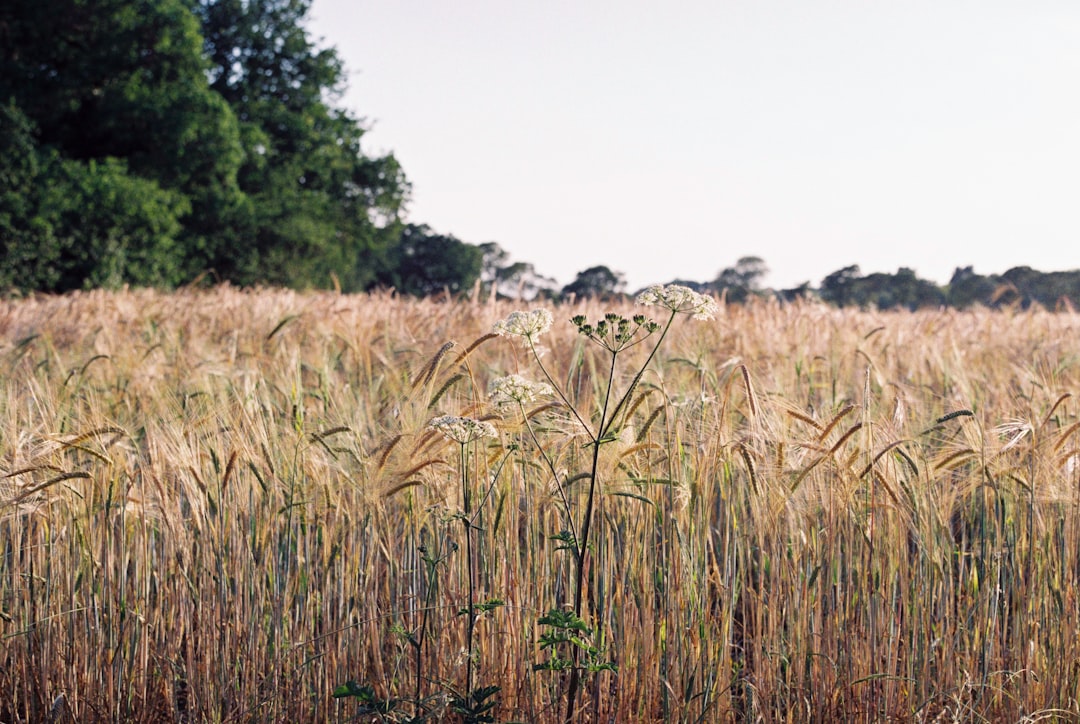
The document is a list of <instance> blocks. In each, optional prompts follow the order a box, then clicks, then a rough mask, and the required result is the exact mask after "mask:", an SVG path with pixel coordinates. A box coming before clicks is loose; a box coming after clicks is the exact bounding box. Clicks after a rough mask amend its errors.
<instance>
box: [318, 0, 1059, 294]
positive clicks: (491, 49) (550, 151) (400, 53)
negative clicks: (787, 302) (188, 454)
mask: <svg viewBox="0 0 1080 724" xmlns="http://www.w3.org/2000/svg"><path fill="white" fill-rule="evenodd" d="M308 28H309V31H310V33H311V35H312V36H313V38H314V39H316V42H317V43H318V44H319V45H321V46H326V45H330V46H334V47H336V48H337V50H338V53H339V54H340V56H341V57H342V59H343V60H344V61H345V64H346V69H347V71H348V73H349V87H348V91H347V92H346V94H345V95H344V96H343V97H342V98H341V99H340V100H339V101H338V103H339V104H341V105H344V106H345V107H347V108H349V109H350V110H351V111H353V112H354V113H355V114H356V115H358V116H360V117H362V118H364V119H365V121H366V123H367V124H368V126H369V127H370V131H369V133H368V134H366V135H365V137H364V150H365V152H366V153H370V154H382V153H393V154H394V155H395V157H396V158H397V159H398V160H399V161H400V162H401V164H402V166H403V168H404V170H405V174H406V175H407V177H408V178H409V180H410V181H411V183H412V200H411V203H410V205H409V208H408V220H409V221H412V222H414V223H424V224H427V225H429V226H430V227H431V228H432V229H433V230H435V231H436V232H438V233H444V234H453V235H454V236H456V237H458V238H459V239H461V240H463V241H467V242H470V243H476V244H479V243H483V242H487V241H495V242H497V243H498V244H499V245H500V246H501V247H502V248H504V249H505V250H506V251H508V252H509V253H510V255H511V257H512V259H513V260H514V261H524V262H530V263H532V264H533V265H534V266H535V268H536V271H537V272H539V273H540V274H543V275H546V276H550V277H554V278H556V279H557V280H558V282H559V283H560V284H566V283H569V282H570V281H572V280H573V279H574V277H575V275H576V274H577V272H579V271H582V270H584V269H586V268H588V267H591V266H595V265H601V264H602V265H606V266H609V267H610V268H611V269H613V270H615V271H619V272H622V273H623V274H625V277H626V281H627V286H628V289H629V290H635V289H639V288H641V287H643V286H645V285H647V284H652V283H665V282H670V281H672V280H675V279H684V280H693V281H711V280H712V279H714V278H715V277H716V276H717V274H718V273H719V272H720V270H722V269H723V268H725V267H730V266H734V264H735V263H736V261H737V260H738V259H739V258H740V257H744V256H758V257H761V258H762V259H764V260H765V262H766V264H767V265H768V267H769V269H770V273H769V275H768V276H767V277H766V278H765V279H764V283H765V285H766V286H770V287H774V288H786V287H793V286H796V285H798V284H800V283H802V282H805V281H809V282H810V283H811V284H812V285H813V286H817V285H818V284H819V283H820V281H821V279H822V278H824V277H825V276H826V275H827V274H829V273H831V272H833V271H836V270H838V269H840V268H842V267H846V266H848V265H851V264H858V265H859V267H860V269H861V270H862V272H863V273H864V274H869V273H871V272H895V271H896V270H897V269H898V268H900V267H909V268H912V269H914V270H915V271H916V272H917V273H918V275H919V276H921V277H923V278H926V279H930V280H933V281H935V282H938V283H941V284H944V283H947V282H948V280H949V278H950V277H951V275H952V272H953V270H954V269H955V268H956V267H958V266H968V265H973V266H974V267H975V271H976V272H978V273H980V274H992V273H1001V272H1004V271H1006V270H1007V269H1009V268H1011V267H1014V266H1021V265H1027V266H1031V267H1034V268H1035V269H1038V270H1040V271H1057V270H1067V269H1077V268H1080V42H1078V39H1080V3H1077V2H1075V1H1074V0H1058V1H1054V0H1015V1H1011V0H1010V1H1009V2H1002V1H998V0H980V1H971V2H962V1H960V0H935V1H925V0H912V1H905V2H866V1H865V0H851V1H842V0H834V1H826V0H800V1H798V2H795V1H791V0H711V1H698V0H684V1H681V2H660V0H648V1H643V0H619V1H618V2H614V1H610V2H598V1H595V0H577V1H576V2H575V1H565V0H545V1H544V2H526V1H524V0H517V1H515V0H455V1H448V0H314V3H313V7H312V11H311V16H310V23H309V26H308Z"/></svg>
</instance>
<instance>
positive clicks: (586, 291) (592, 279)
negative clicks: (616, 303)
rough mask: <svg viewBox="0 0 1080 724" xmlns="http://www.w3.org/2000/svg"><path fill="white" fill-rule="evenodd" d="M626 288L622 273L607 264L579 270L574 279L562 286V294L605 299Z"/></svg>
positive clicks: (564, 295)
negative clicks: (614, 270)
mask: <svg viewBox="0 0 1080 724" xmlns="http://www.w3.org/2000/svg"><path fill="white" fill-rule="evenodd" d="M625 288H626V281H625V280H624V278H623V275H622V274H621V273H618V272H613V271H612V270H611V269H609V268H608V267H606V266H594V267H589V268H588V269H586V270H584V271H580V272H578V274H577V277H575V279H574V281H572V282H570V283H569V284H567V285H566V286H565V287H563V288H562V296H563V297H569V296H571V295H573V296H575V297H589V298H591V297H596V298H600V299H605V298H609V297H614V296H618V295H619V294H622V293H623V290H624V289H625Z"/></svg>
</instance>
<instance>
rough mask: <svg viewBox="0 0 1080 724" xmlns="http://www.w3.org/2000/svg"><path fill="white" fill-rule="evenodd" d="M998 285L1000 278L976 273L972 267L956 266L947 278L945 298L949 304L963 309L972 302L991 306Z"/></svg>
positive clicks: (972, 303)
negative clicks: (949, 277) (947, 284)
mask: <svg viewBox="0 0 1080 724" xmlns="http://www.w3.org/2000/svg"><path fill="white" fill-rule="evenodd" d="M1000 285H1001V282H1000V279H995V278H994V277H984V276H982V275H980V274H976V273H975V268H974V267H971V266H965V267H956V269H955V270H954V271H953V275H952V278H951V279H950V280H949V286H948V291H947V293H946V299H947V301H948V304H949V306H952V307H956V308H958V309H965V308H967V307H970V306H972V305H974V304H984V305H986V306H991V305H992V302H993V297H994V292H996V291H997V289H998V287H999V286H1000Z"/></svg>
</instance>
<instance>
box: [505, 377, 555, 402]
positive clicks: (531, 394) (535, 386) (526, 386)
mask: <svg viewBox="0 0 1080 724" xmlns="http://www.w3.org/2000/svg"><path fill="white" fill-rule="evenodd" d="M552 393H553V390H552V389H551V385H548V384H545V383H543V382H530V381H529V380H527V379H525V378H524V377H522V376H520V375H508V376H506V377H500V378H498V379H495V380H492V381H491V392H490V394H491V400H492V401H493V402H494V403H495V404H496V405H509V404H514V403H517V404H521V405H524V404H525V403H527V402H532V401H533V400H535V399H536V398H537V397H541V396H544V395H550V394H552Z"/></svg>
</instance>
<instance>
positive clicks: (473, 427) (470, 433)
mask: <svg viewBox="0 0 1080 724" xmlns="http://www.w3.org/2000/svg"><path fill="white" fill-rule="evenodd" d="M428 427H430V428H431V429H433V430H438V431H439V432H441V433H442V434H443V435H445V436H446V437H448V438H450V439H451V440H453V441H454V442H459V443H461V444H462V445H464V444H466V443H470V442H472V441H473V440H479V439H480V438H482V437H496V436H497V435H498V433H497V432H496V431H495V426H494V425H492V424H491V423H490V422H481V421H480V420H474V419H473V418H471V417H456V416H454V415H443V416H442V417H436V418H435V419H433V420H432V421H431V422H429V423H428Z"/></svg>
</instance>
